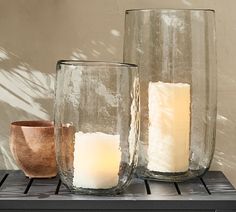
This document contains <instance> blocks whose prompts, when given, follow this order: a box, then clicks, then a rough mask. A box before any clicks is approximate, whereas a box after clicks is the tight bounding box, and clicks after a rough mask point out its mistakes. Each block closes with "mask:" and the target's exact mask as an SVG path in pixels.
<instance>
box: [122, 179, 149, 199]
mask: <svg viewBox="0 0 236 212" xmlns="http://www.w3.org/2000/svg"><path fill="white" fill-rule="evenodd" d="M146 195H147V191H146V187H145V183H144V181H143V180H142V179H137V178H134V179H132V180H131V183H130V185H129V187H128V188H127V189H126V190H125V191H124V193H123V196H146Z"/></svg>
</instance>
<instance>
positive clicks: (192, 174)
mask: <svg viewBox="0 0 236 212" xmlns="http://www.w3.org/2000/svg"><path fill="white" fill-rule="evenodd" d="M207 170H208V168H207V169H206V168H201V169H198V170H190V169H189V170H188V171H186V172H176V173H169V172H155V171H150V170H148V169H146V168H145V167H138V168H137V170H136V173H135V174H136V176H137V177H138V178H141V179H147V180H154V181H162V182H183V181H187V180H190V179H193V178H196V177H201V176H203V175H204V174H205V173H206V172H207Z"/></svg>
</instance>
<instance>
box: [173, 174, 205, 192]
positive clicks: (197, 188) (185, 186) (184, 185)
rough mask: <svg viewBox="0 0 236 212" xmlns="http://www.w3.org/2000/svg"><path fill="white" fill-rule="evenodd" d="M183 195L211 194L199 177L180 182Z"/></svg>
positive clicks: (179, 185)
mask: <svg viewBox="0 0 236 212" xmlns="http://www.w3.org/2000/svg"><path fill="white" fill-rule="evenodd" d="M178 187H179V190H180V192H181V195H209V194H208V192H207V190H206V189H205V187H204V185H203V184H202V182H201V180H200V179H199V178H195V179H192V180H188V181H186V182H181V183H178Z"/></svg>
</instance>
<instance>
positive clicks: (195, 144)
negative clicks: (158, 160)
mask: <svg viewBox="0 0 236 212" xmlns="http://www.w3.org/2000/svg"><path fill="white" fill-rule="evenodd" d="M214 15H215V14H214V11H212V10H173V9H146V10H145V9H144V10H128V11H126V15H125V41H124V61H125V62H129V63H134V64H137V65H138V67H139V73H140V105H141V106H140V110H141V123H140V124H141V129H140V132H141V137H140V143H139V150H140V152H139V162H138V170H137V173H138V175H139V176H141V177H149V178H154V179H157V180H162V181H183V180H187V179H190V178H193V177H196V176H200V175H202V174H204V173H205V172H206V171H207V170H208V169H209V167H210V164H211V161H212V157H213V153H214V146H215V124H216V103H217V99H216V54H215V53H216V49H215V17H214ZM152 81H156V82H157V81H162V82H169V83H188V84H190V86H191V126H190V127H191V129H190V155H189V163H190V164H189V169H188V171H187V172H185V173H159V172H153V171H150V170H148V168H147V163H148V161H147V160H148V159H147V158H148V156H147V149H148V145H149V144H148V129H149V117H148V84H149V82H152Z"/></svg>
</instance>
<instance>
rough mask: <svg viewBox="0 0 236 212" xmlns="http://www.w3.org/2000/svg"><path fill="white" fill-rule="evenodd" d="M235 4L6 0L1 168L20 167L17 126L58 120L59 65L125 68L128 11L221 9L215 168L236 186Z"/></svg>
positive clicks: (0, 9) (0, 66) (1, 39)
mask: <svg viewBox="0 0 236 212" xmlns="http://www.w3.org/2000/svg"><path fill="white" fill-rule="evenodd" d="M235 7H236V1H235V0H225V1H222V0H198V1H196V0H195V1H194V0H44V1H40V0H0V32H1V33H0V168H1V169H6V168H7V169H11V168H17V167H16V165H15V163H14V161H13V159H12V157H11V154H10V151H9V146H8V135H9V124H10V123H11V122H12V121H15V120H23V119H39V118H40V119H52V110H53V108H52V105H53V101H52V99H53V87H54V73H55V63H56V61H57V60H58V59H62V58H63V59H88V60H109V61H122V48H123V46H122V45H123V23H124V11H125V9H131V8H213V9H215V10H216V25H217V47H218V48H217V49H218V52H217V54H218V118H217V137H216V142H217V145H216V153H215V158H214V161H213V165H212V169H219V170H223V171H224V173H225V174H226V175H227V176H228V177H229V178H230V179H231V181H232V182H233V183H234V185H235V186H236V154H235V153H236V98H235V96H236V71H235V67H236V58H235V57H236V36H235V34H236V13H235Z"/></svg>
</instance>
